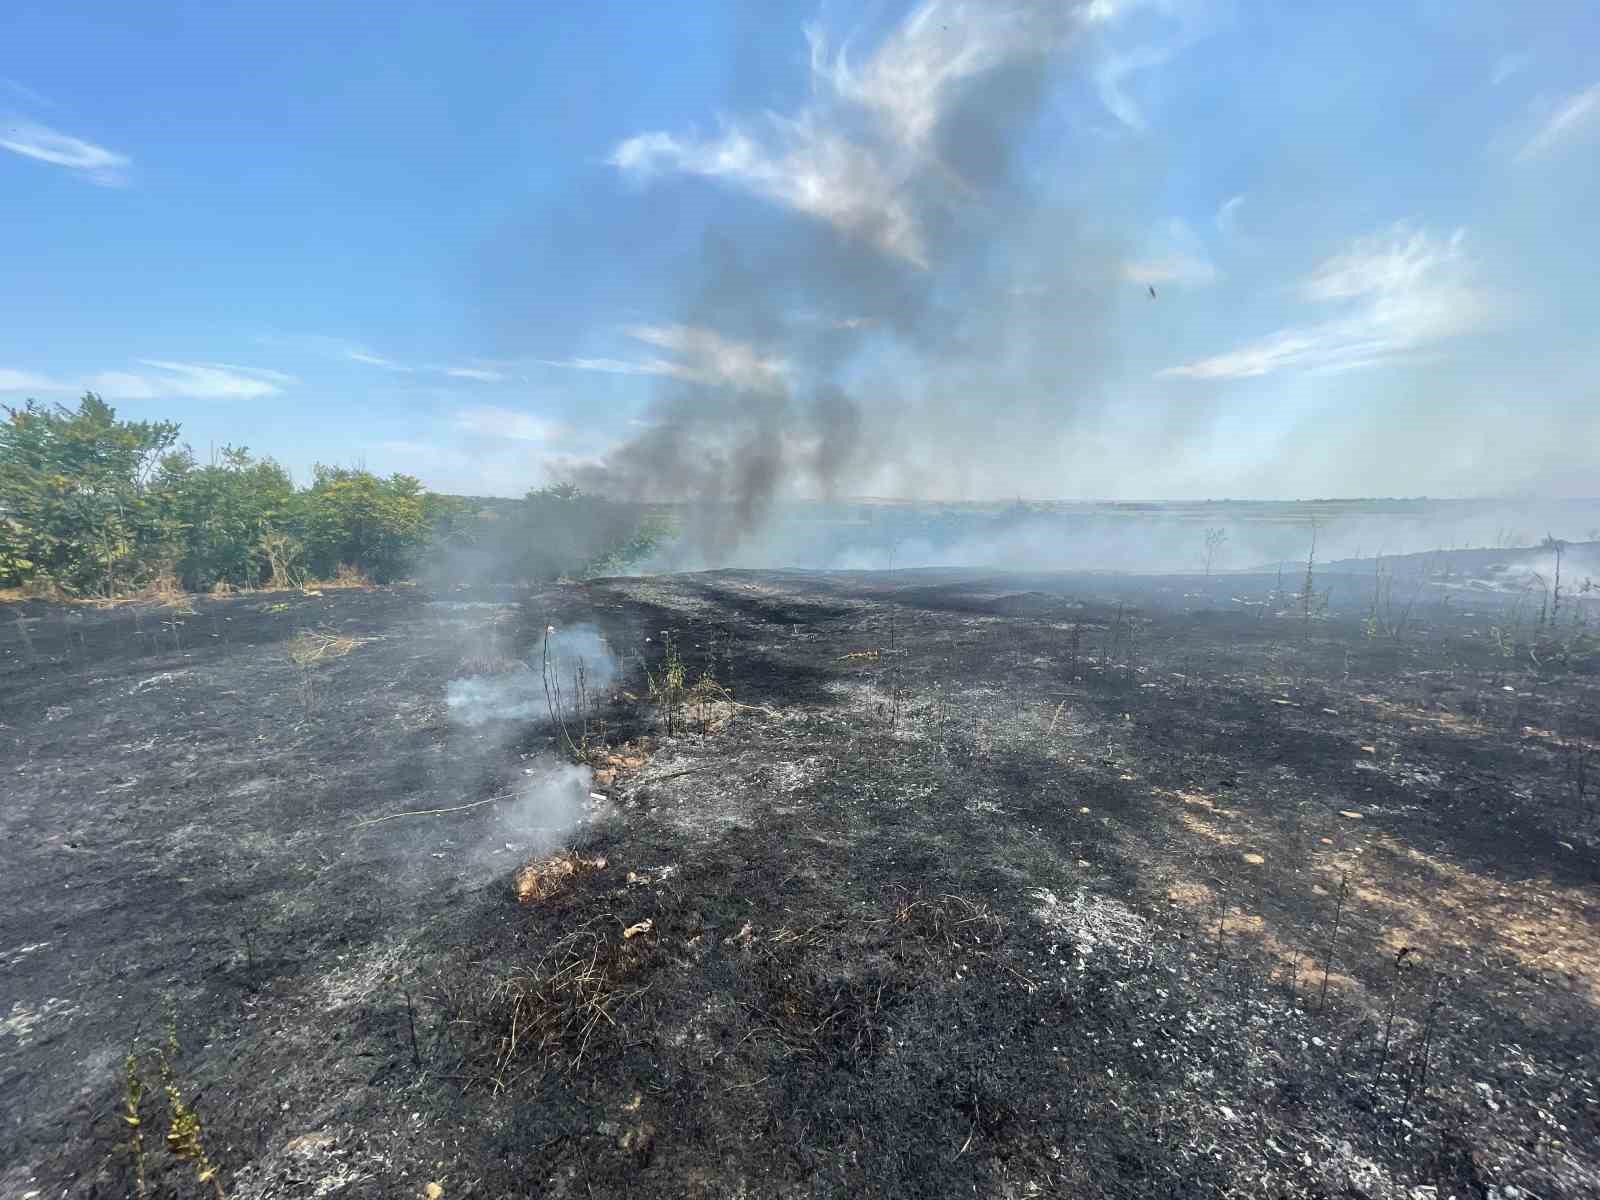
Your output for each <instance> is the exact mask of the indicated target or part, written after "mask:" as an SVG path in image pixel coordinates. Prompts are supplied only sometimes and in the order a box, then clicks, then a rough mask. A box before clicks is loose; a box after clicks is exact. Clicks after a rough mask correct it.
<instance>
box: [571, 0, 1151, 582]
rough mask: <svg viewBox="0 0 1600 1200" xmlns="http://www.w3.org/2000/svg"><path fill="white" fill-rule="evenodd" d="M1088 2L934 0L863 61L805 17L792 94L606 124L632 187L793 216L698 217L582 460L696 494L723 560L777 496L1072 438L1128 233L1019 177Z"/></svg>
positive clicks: (816, 492)
mask: <svg viewBox="0 0 1600 1200" xmlns="http://www.w3.org/2000/svg"><path fill="white" fill-rule="evenodd" d="M1097 8H1098V6H1096V5H1094V4H1089V3H1082V4H1074V3H1066V2H1062V0H1028V2H1017V3H1009V4H1008V3H1002V2H1000V0H995V2H994V3H985V4H965V3H956V2H945V0H931V2H929V3H925V4H922V5H921V6H919V7H918V8H917V9H916V10H914V11H913V12H912V13H911V14H910V15H909V16H907V17H906V19H905V20H904V21H902V22H901V23H900V24H899V25H898V26H897V27H895V28H894V29H892V30H891V31H889V32H888V33H887V34H886V35H884V36H883V37H882V39H881V40H880V41H879V42H878V43H877V45H876V46H875V47H874V48H873V49H872V50H871V52H870V53H868V54H867V55H866V56H865V57H863V58H861V59H859V60H857V59H854V58H851V57H848V56H846V55H845V54H844V53H843V52H842V51H838V52H836V51H833V50H832V49H831V48H830V47H829V46H827V45H826V44H825V43H824V41H823V39H822V38H821V36H820V35H817V34H813V35H812V37H811V41H812V45H811V69H812V83H813V89H812V91H813V99H812V101H811V102H810V103H809V104H808V105H807V106H806V107H804V108H803V109H802V110H801V111H799V112H796V113H794V114H792V115H790V116H775V115H769V116H767V117H764V118H757V119H751V120H748V121H731V122H729V123H727V124H726V125H725V126H724V127H723V128H722V129H721V131H720V132H719V133H718V134H717V135H716V136H714V137H709V138H702V137H697V136H694V135H688V134H680V133H676V132H670V131H663V132H649V133H644V134H640V135H638V136H636V137H633V138H630V139H628V140H627V141H625V142H624V143H622V144H621V145H620V146H618V147H617V148H616V150H615V152H614V153H613V155H612V159H611V161H612V163H613V164H614V165H615V166H616V167H617V168H618V169H619V170H621V171H623V172H624V173H626V174H628V175H629V176H631V177H635V178H638V179H640V180H642V181H643V182H644V183H645V185H646V186H647V187H649V188H652V189H657V190H660V189H665V188H668V187H672V186H684V187H706V186H721V187H726V188H731V189H733V190H736V191H741V192H744V193H747V194H753V195H755V196H757V197H758V198H760V199H761V200H763V201H765V202H767V203H768V204H770V205H773V206H776V207H777V208H779V209H787V210H789V212H790V214H792V216H791V217H790V219H787V220H784V221H782V222H781V223H776V224H773V223H768V224H765V225H748V226H741V227H740V228H739V229H738V231H737V234H733V233H719V234H713V235H712V236H710V237H708V239H707V241H706V244H705V245H704V247H703V249H702V252H701V255H700V258H699V261H698V262H697V263H695V264H694V265H693V268H692V270H691V271H688V272H686V273H685V278H686V279H688V280H690V281H691V282H690V283H689V285H688V287H687V289H686V294H685V296H684V298H683V303H682V308H681V310H680V312H679V313H677V314H675V319H676V321H677V323H676V324H673V325H667V326H647V327H638V328H636V329H634V330H632V331H631V332H632V333H633V336H635V337H637V338H639V339H640V340H642V341H644V342H647V343H649V344H651V345H653V346H656V347H658V348H660V349H661V350H662V351H663V352H664V353H666V354H670V355H674V356H675V357H673V358H670V359H667V360H665V361H666V366H665V367H663V368H662V369H663V370H664V371H665V372H666V373H668V374H669V375H671V376H672V378H671V379H670V380H669V381H668V382H667V384H666V385H665V386H664V387H663V389H662V391H661V393H660V395H659V397H658V399H657V401H656V403H655V406H654V410H653V412H652V414H651V419H650V421H649V422H648V428H646V429H645V431H644V432H643V433H641V434H640V435H639V436H637V437H636V438H634V439H633V440H632V441H630V442H629V443H627V444H625V445H624V446H622V447H621V448H620V449H617V450H616V451H615V452H614V453H612V454H611V455H609V456H608V457H607V459H606V460H605V461H604V462H603V463H602V464H600V465H598V466H592V467H589V468H586V469H584V470H582V471H581V472H579V473H578V476H577V478H578V481H579V482H580V483H582V484H583V485H584V486H586V487H587V488H589V489H591V490H595V491H599V492H602V493H604V494H607V495H610V496H614V497H618V498H623V499H628V500H634V501H674V502H679V503H687V504H689V505H690V510H691V514H692V519H691V522H690V528H689V529H688V530H687V531H686V532H687V533H688V535H689V536H688V537H687V539H686V542H685V546H684V552H685V554H686V555H688V556H690V557H691V558H692V559H694V560H697V561H701V562H716V561H721V560H725V559H727V558H728V557H729V556H730V555H731V554H732V553H733V552H734V551H735V550H736V549H737V548H738V547H739V546H740V545H741V544H743V543H744V542H746V540H747V539H748V538H750V536H751V535H752V534H753V533H754V532H756V531H757V530H759V529H760V528H761V527H762V526H763V525H764V524H765V523H766V522H767V520H768V518H769V516H770V515H771V511H772V506H773V504H774V502H775V501H776V500H777V499H779V498H782V497H785V496H793V495H809V496H818V497H822V498H829V497H832V496H835V495H838V494H841V493H845V492H852V493H856V494H860V493H862V492H872V491H876V492H877V493H878V494H886V493H898V494H906V493H910V492H916V491H921V492H924V493H926V492H935V493H942V494H946V495H949V494H959V493H961V492H964V491H968V490H971V485H972V484H973V483H974V482H975V477H978V476H981V477H982V478H983V479H985V480H987V481H989V482H990V483H991V484H993V482H994V481H996V480H999V481H1000V483H999V486H1000V487H1001V488H1002V489H1004V488H1005V482H1004V481H1005V480H1006V479H1007V478H1008V477H1009V476H1014V475H1018V474H1031V475H1037V472H1038V464H1039V463H1040V462H1041V461H1051V460H1057V461H1059V460H1062V459H1063V455H1064V452H1065V451H1071V450H1074V449H1076V450H1079V451H1082V452H1085V453H1087V452H1089V450H1090V447H1088V446H1087V445H1082V446H1078V447H1073V446H1071V445H1069V444H1067V443H1066V442H1065V441H1064V434H1065V431H1066V430H1067V429H1069V428H1072V427H1075V426H1081V425H1083V424H1084V421H1083V416H1084V414H1085V413H1086V412H1089V411H1091V410H1092V406H1094V405H1096V404H1097V403H1099V401H1100V397H1099V396H1098V384H1099V380H1100V376H1101V368H1102V365H1103V363H1104V355H1105V354H1106V349H1107V346H1108V344H1109V341H1110V339H1109V337H1108V320H1107V318H1108V312H1107V308H1108V301H1107V299H1106V297H1107V295H1108V294H1113V293H1116V292H1118V291H1121V290H1124V288H1123V286H1122V285H1120V284H1119V282H1118V265H1117V264H1118V263H1119V262H1120V261H1121V257H1122V256H1121V254H1120V249H1121V248H1120V247H1118V246H1117V245H1115V244H1112V243H1111V242H1109V241H1106V240H1103V239H1101V238H1099V237H1098V236H1097V235H1095V234H1093V233H1092V232H1090V231H1089V230H1088V229H1087V228H1086V227H1085V226H1084V225H1083V223H1082V222H1080V221H1079V219H1078V217H1077V215H1076V212H1075V210H1074V207H1073V206H1072V205H1071V204H1070V203H1068V202H1065V201H1063V202H1061V203H1060V204H1059V205H1057V206H1054V207H1051V206H1041V205H1039V204H1038V203H1037V202H1035V201H1032V200H1029V199H1026V198H1025V194H1026V195H1038V194H1041V193H1045V194H1048V193H1052V192H1053V193H1054V194H1056V195H1062V196H1065V195H1070V194H1073V190H1074V181H1073V180H1071V179H1065V178H1064V179H1061V180H1060V181H1059V183H1060V187H1059V188H1050V187H1043V188H1041V187H1040V186H1039V185H1040V182H1041V181H1040V180H1039V179H1037V178H1030V179H1029V180H1027V184H1028V186H1027V187H1026V188H1024V187H1023V186H1021V182H1022V181H1020V180H1019V179H1017V178H1016V175H1015V161H1016V155H1017V151H1018V150H1019V149H1020V148H1021V147H1022V146H1023V145H1024V144H1025V142H1026V140H1027V139H1028V137H1029V136H1030V135H1032V134H1035V133H1037V132H1039V127H1040V122H1039V118H1040V115H1041V112H1042V111H1044V109H1043V106H1042V104H1041V101H1042V99H1043V98H1044V97H1045V96H1046V95H1047V94H1048V93H1049V90H1050V88H1051V86H1052V85H1053V83H1054V82H1056V81H1057V77H1058V75H1059V73H1060V72H1062V71H1063V70H1065V69H1067V68H1068V67H1069V65H1070V63H1071V61H1072V54H1073V50H1074V47H1075V46H1076V45H1077V44H1078V43H1079V42H1080V41H1081V40H1082V39H1083V38H1084V37H1085V36H1086V35H1087V33H1088V31H1089V28H1090V26H1091V25H1092V23H1093V18H1094V14H1095V12H1096V11H1097ZM664 176H689V177H698V178H692V179H691V180H690V181H689V182H687V183H681V184H673V183H670V182H665V181H663V179H662V177H664ZM642 202H644V201H643V197H641V203H642ZM1067 457H1070V455H1068V456H1067Z"/></svg>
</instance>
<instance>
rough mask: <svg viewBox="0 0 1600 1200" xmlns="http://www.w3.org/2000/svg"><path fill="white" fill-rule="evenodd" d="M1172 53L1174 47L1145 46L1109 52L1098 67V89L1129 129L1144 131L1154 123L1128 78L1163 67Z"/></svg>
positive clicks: (1106, 103) (1107, 109)
mask: <svg viewBox="0 0 1600 1200" xmlns="http://www.w3.org/2000/svg"><path fill="white" fill-rule="evenodd" d="M1171 57H1172V51H1171V50H1170V49H1167V48H1164V47H1159V46H1144V47H1141V48H1139V49H1136V50H1130V51H1127V52H1126V53H1121V54H1108V55H1106V56H1105V57H1104V58H1102V59H1101V60H1100V62H1099V63H1098V64H1097V65H1096V67H1095V71H1094V84H1095V91H1096V93H1097V94H1098V95H1099V97H1100V103H1101V104H1103V105H1105V107H1106V111H1107V112H1109V113H1110V114H1111V115H1112V116H1114V117H1116V119H1117V120H1119V121H1121V122H1122V123H1123V124H1124V125H1126V126H1127V127H1128V128H1129V129H1134V130H1138V131H1141V132H1142V131H1144V130H1146V129H1148V128H1149V127H1150V122H1149V120H1148V119H1147V118H1146V117H1145V115H1144V110H1143V109H1142V108H1140V106H1139V103H1138V101H1137V100H1135V99H1134V98H1133V96H1132V95H1131V94H1130V93H1129V91H1128V88H1127V81H1128V80H1129V79H1130V78H1131V77H1132V76H1133V75H1135V74H1137V73H1138V72H1140V71H1145V70H1149V69H1150V68H1152V67H1159V66H1161V65H1162V64H1163V63H1165V62H1166V61H1167V60H1168V59H1169V58H1171Z"/></svg>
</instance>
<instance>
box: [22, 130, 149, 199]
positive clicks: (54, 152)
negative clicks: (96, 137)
mask: <svg viewBox="0 0 1600 1200" xmlns="http://www.w3.org/2000/svg"><path fill="white" fill-rule="evenodd" d="M0 149H4V150H9V151H11V152H12V153H13V154H20V155H22V156H23V157H24V158H31V159H34V160H35V161H37V162H43V163H49V164H51V165H52V166H56V167H65V168H66V169H67V170H69V171H72V172H74V173H75V174H77V175H80V176H82V177H83V178H84V179H87V180H88V181H89V182H90V183H94V184H98V185H99V186H101V187H122V186H124V185H125V184H126V183H127V182H128V168H129V167H130V166H131V165H132V162H133V160H132V159H130V158H129V157H128V156H127V155H125V154H118V153H117V152H116V151H114V150H107V149H106V148H105V147H104V146H97V145H95V144H94V143H93V142H87V141H84V140H83V139H82V138H76V137H73V136H72V135H71V134H66V133H62V132H60V131H59V130H55V129H51V128H50V127H49V126H48V125H41V124H39V123H38V122H37V121H30V120H27V119H26V118H24V117H7V118H5V119H4V121H3V122H0Z"/></svg>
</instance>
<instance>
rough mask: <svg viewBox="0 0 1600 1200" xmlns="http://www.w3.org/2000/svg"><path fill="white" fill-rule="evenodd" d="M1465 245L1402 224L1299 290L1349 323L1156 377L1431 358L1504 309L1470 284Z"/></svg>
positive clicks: (1231, 375)
mask: <svg viewBox="0 0 1600 1200" xmlns="http://www.w3.org/2000/svg"><path fill="white" fill-rule="evenodd" d="M1465 239H1466V233H1465V231H1464V230H1460V229H1458V230H1456V231H1455V232H1454V233H1453V234H1451V235H1450V236H1449V237H1448V238H1444V239H1441V238H1438V237H1436V236H1434V235H1433V234H1430V233H1428V232H1427V231H1425V230H1414V229H1412V228H1410V227H1409V226H1407V225H1405V224H1400V225H1396V226H1394V227H1392V228H1390V229H1388V230H1385V231H1382V232H1380V233H1376V234H1372V235H1370V236H1368V237H1364V238H1358V239H1357V240H1355V241H1354V242H1352V243H1351V244H1350V246H1349V247H1348V248H1347V249H1346V250H1345V251H1344V252H1342V253H1340V254H1336V255H1334V256H1333V257H1332V258H1329V259H1327V260H1326V261H1324V262H1323V263H1322V264H1321V265H1320V266H1318V267H1317V269H1316V270H1314V271H1313V272H1312V273H1311V275H1310V276H1309V277H1307V278H1306V279H1305V280H1303V281H1302V283H1301V284H1300V287H1299V289H1298V291H1299V295H1300V297H1301V298H1302V299H1303V300H1306V301H1309V302H1313V303H1319V304H1336V305H1341V306H1343V307H1344V308H1345V309H1346V311H1345V313H1344V314H1343V315H1341V316H1338V317H1335V318H1333V319H1330V320H1326V321H1320V322H1313V323H1310V324H1305V325H1297V326H1290V327H1288V328H1285V329H1280V330H1277V331H1276V332H1274V333H1271V334H1268V335H1267V336H1266V337H1263V338H1260V339H1258V340H1257V341H1254V342H1250V343H1248V344H1246V345H1244V346H1241V347H1239V348H1238V349H1235V350H1230V351H1228V352H1226V353H1224V354H1218V355H1214V356H1212V357H1209V358H1203V359H1199V360H1196V361H1194V362H1190V363H1185V364H1183V365H1181V366H1175V367H1167V368H1166V369H1165V370H1162V371H1160V372H1158V373H1157V374H1158V375H1160V376H1164V377H1167V378H1181V379H1243V378H1249V377H1253V376H1262V375H1271V374H1275V373H1278V372H1284V371H1300V372H1308V371H1309V372H1332V371H1350V370H1357V369H1360V368H1369V367H1379V366H1384V365H1390V364H1393V363H1396V362H1401V361H1406V360H1409V359H1413V358H1415V357H1417V356H1419V355H1421V354H1424V353H1429V352H1434V351H1436V350H1437V349H1438V348H1439V347H1440V346H1441V345H1442V344H1443V343H1445V342H1447V341H1449V340H1450V339H1452V338H1456V337H1459V336H1461V335H1462V334H1465V333H1468V332H1471V331H1472V330H1474V329H1478V328H1482V327H1483V326H1485V325H1486V324H1489V323H1490V322H1491V321H1492V320H1493V319H1494V318H1495V316H1496V314H1497V312H1498V309H1499V307H1500V305H1499V304H1498V302H1497V300H1496V298H1495V297H1494V296H1493V295H1492V294H1490V293H1489V292H1488V291H1486V290H1485V289H1483V288H1481V287H1480V286H1478V285H1477V284H1475V283H1474V282H1473V278H1472V276H1473V264H1472V262H1471V260H1470V259H1469V257H1468V256H1467V253H1466V249H1465Z"/></svg>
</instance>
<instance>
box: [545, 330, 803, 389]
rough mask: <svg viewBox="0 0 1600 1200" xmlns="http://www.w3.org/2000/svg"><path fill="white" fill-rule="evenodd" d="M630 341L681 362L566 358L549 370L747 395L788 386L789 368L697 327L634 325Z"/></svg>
mask: <svg viewBox="0 0 1600 1200" xmlns="http://www.w3.org/2000/svg"><path fill="white" fill-rule="evenodd" d="M623 332H624V333H626V334H627V335H628V336H629V337H631V338H634V339H635V340H637V341H640V342H644V343H645V344H646V345H649V346H655V347H657V348H659V349H662V350H669V351H672V352H673V353H675V354H676V355H678V357H677V358H646V359H619V358H564V359H545V360H543V361H544V362H545V365H547V366H552V367H567V368H570V369H572V370H577V371H603V372H606V373H609V374H613V375H668V376H672V377H673V378H676V379H685V380H688V381H690V382H693V383H704V384H709V385H713V386H722V387H732V388H737V389H740V390H744V391H757V392H763V391H774V390H776V389H778V388H779V387H781V386H782V384H783V381H784V377H785V376H786V375H787V373H788V370H789V365H788V363H786V362H785V361H784V360H783V359H781V358H778V357H776V356H774V355H770V354H767V353H764V352H763V351H761V350H760V349H759V348H758V347H756V346H753V345H751V344H750V343H748V342H739V341H734V340H733V339H731V338H725V337H723V336H722V335H721V334H719V333H717V332H716V331H715V330H713V329H703V328H700V327H698V326H694V325H629V326H627V327H626V328H625V329H624V330H623Z"/></svg>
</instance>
